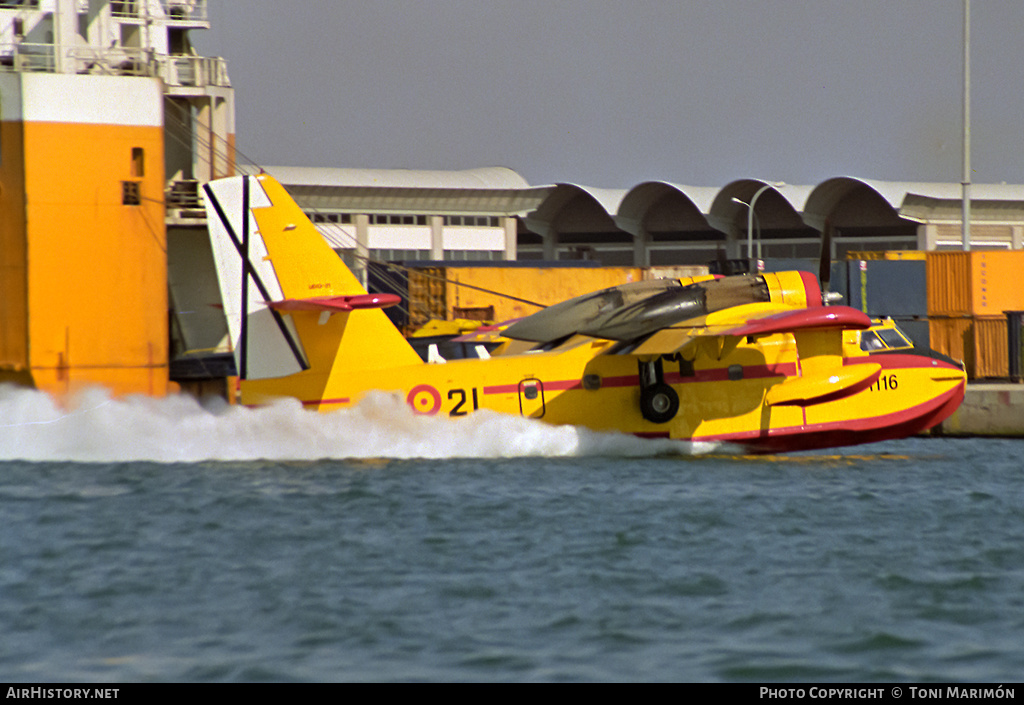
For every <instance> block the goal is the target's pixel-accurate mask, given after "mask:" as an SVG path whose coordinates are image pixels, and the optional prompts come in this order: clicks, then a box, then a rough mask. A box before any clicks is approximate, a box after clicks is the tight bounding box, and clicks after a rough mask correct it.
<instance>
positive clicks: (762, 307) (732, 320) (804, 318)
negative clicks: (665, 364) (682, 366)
mask: <svg viewBox="0 0 1024 705" xmlns="http://www.w3.org/2000/svg"><path fill="white" fill-rule="evenodd" d="M870 326H871V319H870V318H868V316H867V315H866V314H864V313H862V312H860V311H858V310H856V309H853V308H850V307H849V306H814V307H810V308H791V307H785V306H781V305H779V304H747V305H743V306H736V307H734V308H732V309H726V310H724V311H718V312H716V313H712V314H708V315H706V316H699V317H696V318H693V319H690V320H687V321H681V322H680V323H677V324H675V325H672V326H668V327H666V328H662V329H661V330H658V331H655V332H654V333H652V334H651V335H649V336H648V337H647V338H646V339H644V340H641V341H639V342H638V343H636V344H635V345H631V346H626V347H624V348H623V349H622V351H621V352H622V353H628V354H631V355H671V354H672V353H675V352H678V351H679V350H681V349H682V348H683V347H685V346H686V345H687V344H688V343H690V342H691V341H693V340H695V339H697V338H707V337H732V338H735V339H736V340H737V341H738V340H739V339H740V338H744V337H746V336H757V335H772V334H774V333H796V332H798V331H805V330H828V329H838V330H847V329H857V330H862V329H865V328H869V327H870Z"/></svg>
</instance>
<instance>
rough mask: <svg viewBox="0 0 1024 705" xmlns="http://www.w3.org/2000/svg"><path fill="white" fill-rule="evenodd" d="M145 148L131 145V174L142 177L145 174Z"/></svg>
mask: <svg viewBox="0 0 1024 705" xmlns="http://www.w3.org/2000/svg"><path fill="white" fill-rule="evenodd" d="M145 172H146V150H144V149H143V148H142V147H132V176H135V177H142V176H145V175H146V173H145Z"/></svg>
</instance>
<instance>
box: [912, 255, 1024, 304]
mask: <svg viewBox="0 0 1024 705" xmlns="http://www.w3.org/2000/svg"><path fill="white" fill-rule="evenodd" d="M926 268H927V273H928V315H929V316H966V317H978V316H982V317H990V318H991V317H996V316H1002V315H1003V312H1004V311H1019V310H1022V309H1024V285H1022V284H1024V251H1022V250H1011V251H995V252H992V251H972V252H929V253H928V255H927V258H926Z"/></svg>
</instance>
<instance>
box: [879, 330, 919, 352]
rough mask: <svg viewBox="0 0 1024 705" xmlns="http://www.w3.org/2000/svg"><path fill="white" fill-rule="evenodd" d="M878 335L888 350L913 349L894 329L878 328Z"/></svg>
mask: <svg viewBox="0 0 1024 705" xmlns="http://www.w3.org/2000/svg"><path fill="white" fill-rule="evenodd" d="M877 332H878V335H879V336H880V337H881V338H882V340H883V341H884V342H885V346H886V347H888V348H912V347H914V346H913V345H912V344H911V343H910V341H908V340H907V338H906V337H905V336H904V335H903V334H902V333H900V332H899V331H898V330H896V329H895V328H880V329H878V331H877Z"/></svg>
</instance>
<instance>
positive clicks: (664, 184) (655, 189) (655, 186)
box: [614, 181, 718, 235]
mask: <svg viewBox="0 0 1024 705" xmlns="http://www.w3.org/2000/svg"><path fill="white" fill-rule="evenodd" d="M717 193H718V189H716V188H713V187H708V186H684V185H682V184H675V183H672V182H669V181H645V182H643V183H641V184H637V185H636V186H634V187H633V188H631V189H630V190H629V191H628V192H627V193H626V195H625V197H624V198H623V199H622V202H621V203H620V204H619V208H618V211H617V212H616V213H615V214H614V217H615V222H616V224H617V225H618V226H619V227H620V228H621V229H622V230H625V231H626V232H628V233H632V234H634V235H636V234H637V233H638V232H639V231H640V226H641V224H642V223H643V220H644V216H645V215H647V213H648V212H650V210H651V209H652V208H654V207H655V205H656V204H657V203H658V202H659V201H661V200H662V199H663V198H665V197H666V196H671V195H678V196H679V197H680V198H683V199H685V200H686V201H688V202H689V203H690V204H691V205H692V206H693V207H694V208H695V209H696V210H697V211H698V212H699V213H701V214H706V213H707V212H708V211H709V209H710V207H711V202H712V201H713V200H714V198H715V195H716V194H717Z"/></svg>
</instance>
